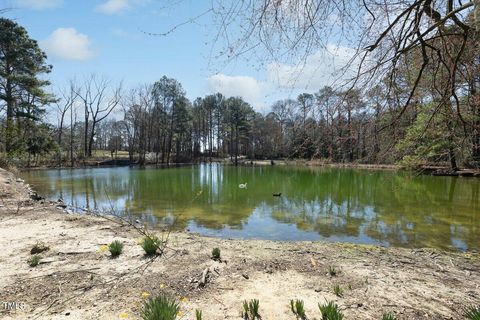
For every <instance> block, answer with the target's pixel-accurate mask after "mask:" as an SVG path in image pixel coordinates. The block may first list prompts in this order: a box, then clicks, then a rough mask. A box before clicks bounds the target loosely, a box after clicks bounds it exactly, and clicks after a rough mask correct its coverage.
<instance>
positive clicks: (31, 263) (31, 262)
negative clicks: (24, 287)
mask: <svg viewBox="0 0 480 320" xmlns="http://www.w3.org/2000/svg"><path fill="white" fill-rule="evenodd" d="M40 260H42V258H41V257H40V256H39V255H38V254H34V255H33V256H31V257H30V259H28V261H27V263H28V265H29V266H30V267H32V268H33V267H36V266H38V264H39V263H40Z"/></svg>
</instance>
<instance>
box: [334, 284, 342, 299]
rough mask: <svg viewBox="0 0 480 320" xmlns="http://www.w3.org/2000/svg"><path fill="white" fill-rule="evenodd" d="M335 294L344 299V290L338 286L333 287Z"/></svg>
mask: <svg viewBox="0 0 480 320" xmlns="http://www.w3.org/2000/svg"><path fill="white" fill-rule="evenodd" d="M333 293H334V294H335V295H336V296H337V297H342V296H343V289H342V288H341V287H340V286H339V285H338V284H336V285H334V286H333Z"/></svg>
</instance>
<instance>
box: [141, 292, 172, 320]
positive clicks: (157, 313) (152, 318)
mask: <svg viewBox="0 0 480 320" xmlns="http://www.w3.org/2000/svg"><path fill="white" fill-rule="evenodd" d="M179 311H180V305H179V304H178V302H177V301H176V300H175V299H172V298H170V297H168V296H165V295H161V296H158V297H156V298H150V299H148V300H147V301H146V302H145V303H144V305H143V311H142V319H143V320H175V319H176V318H177V314H178V312H179Z"/></svg>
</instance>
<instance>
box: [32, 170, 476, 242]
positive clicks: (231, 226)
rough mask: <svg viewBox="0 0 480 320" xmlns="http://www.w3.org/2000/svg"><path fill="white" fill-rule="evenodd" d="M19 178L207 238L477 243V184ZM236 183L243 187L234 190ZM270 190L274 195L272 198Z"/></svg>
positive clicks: (230, 173) (151, 174)
mask: <svg viewBox="0 0 480 320" xmlns="http://www.w3.org/2000/svg"><path fill="white" fill-rule="evenodd" d="M25 178H26V179H27V181H28V182H29V183H31V184H32V185H33V187H34V188H35V189H37V190H39V191H40V193H41V194H44V195H46V196H47V197H48V198H50V199H54V200H56V199H57V198H59V197H63V199H64V200H65V203H67V204H73V205H75V206H78V207H88V208H91V209H95V210H102V211H106V210H109V208H110V204H109V202H108V199H110V201H111V202H112V204H113V206H114V207H115V208H116V209H119V210H124V209H125V210H127V211H128V212H130V213H132V214H133V215H135V216H136V217H138V218H141V219H142V220H144V221H146V222H148V223H151V224H172V223H173V218H176V221H175V225H176V226H177V227H179V228H186V227H191V228H192V230H194V229H196V230H201V232H202V233H206V234H215V235H223V236H228V235H231V236H238V237H251V238H264V239H294V240H306V239H329V240H332V241H333V240H335V241H353V242H366V243H376V244H384V245H385V244H390V245H395V246H415V247H421V246H429V247H438V248H459V249H468V248H469V249H475V248H477V249H478V248H479V244H480V232H479V231H480V210H479V186H480V182H479V181H478V180H469V179H452V178H448V177H428V176H420V177H411V176H408V175H407V174H405V173H401V172H400V173H393V172H386V171H365V170H348V169H327V168H292V167H280V166H278V167H277V166H275V167H253V168H252V167H239V168H235V167H229V166H223V165H219V164H206V165H199V166H189V167H179V168H171V169H158V170H154V169H131V168H99V169H91V168H86V169H75V170H48V171H33V172H29V173H25ZM245 182H247V183H248V189H240V188H238V184H239V183H245ZM200 191H201V192H200ZM277 192H281V193H282V196H281V197H273V196H272V193H277ZM107 194H108V197H107ZM287 233H289V234H287ZM314 235H315V236H314Z"/></svg>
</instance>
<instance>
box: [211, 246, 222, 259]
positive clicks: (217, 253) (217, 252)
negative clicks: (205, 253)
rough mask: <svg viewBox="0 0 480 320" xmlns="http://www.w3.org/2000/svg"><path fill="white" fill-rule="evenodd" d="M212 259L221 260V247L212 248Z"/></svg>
mask: <svg viewBox="0 0 480 320" xmlns="http://www.w3.org/2000/svg"><path fill="white" fill-rule="evenodd" d="M212 259H213V260H220V249H219V248H213V249H212Z"/></svg>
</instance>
